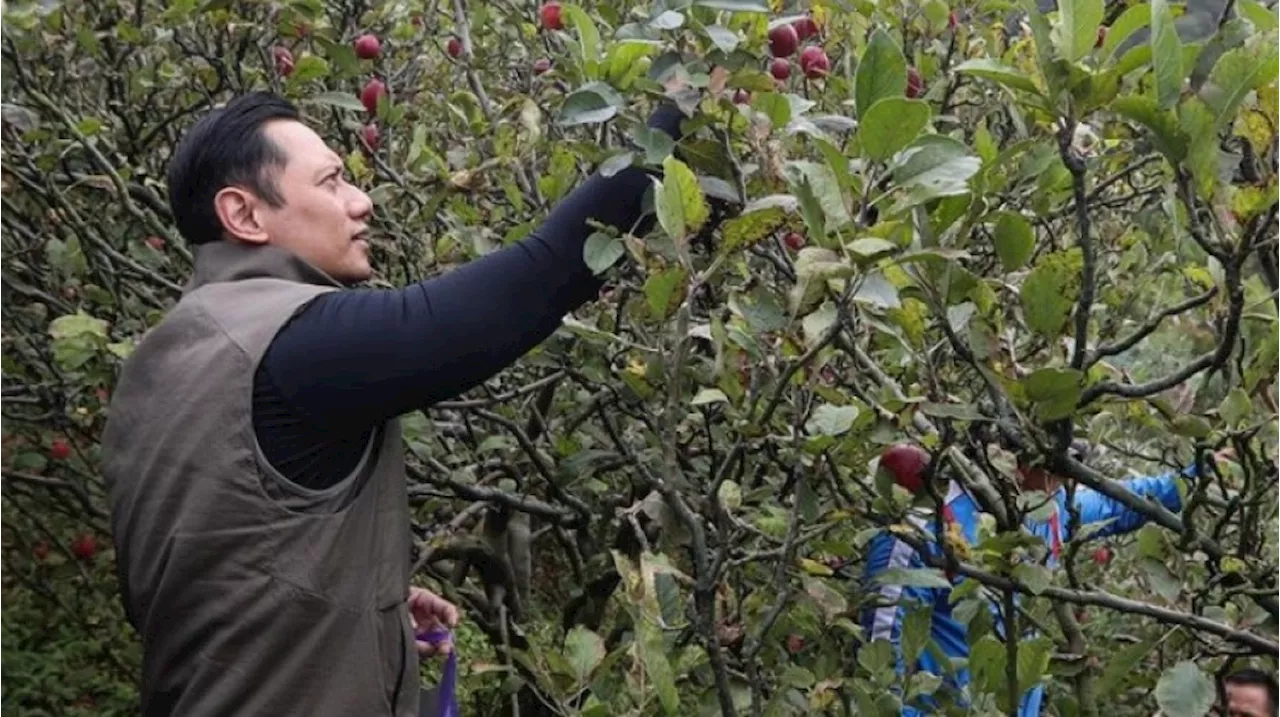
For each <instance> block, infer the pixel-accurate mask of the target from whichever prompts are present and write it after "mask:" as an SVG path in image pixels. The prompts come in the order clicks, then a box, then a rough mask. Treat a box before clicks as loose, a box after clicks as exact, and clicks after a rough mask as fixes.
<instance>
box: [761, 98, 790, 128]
mask: <svg viewBox="0 0 1280 717" xmlns="http://www.w3.org/2000/svg"><path fill="white" fill-rule="evenodd" d="M751 109H753V110H755V111H757V112H760V113H762V114H763V115H764V116H766V117H768V118H769V121H770V122H771V123H773V126H774V127H786V126H787V123H788V122H790V121H791V102H790V101H789V100H787V98H786V96H784V95H782V94H780V93H778V92H762V93H760V94H758V95H755V96H754V97H752V98H751Z"/></svg>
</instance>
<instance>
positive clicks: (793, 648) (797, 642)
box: [787, 632, 804, 655]
mask: <svg viewBox="0 0 1280 717" xmlns="http://www.w3.org/2000/svg"><path fill="white" fill-rule="evenodd" d="M803 649H804V638H803V637H801V636H799V635H797V634H795V633H794V632H793V633H791V634H790V635H787V652H789V653H791V654H793V655H796V654H799V653H800V651H801V650H803Z"/></svg>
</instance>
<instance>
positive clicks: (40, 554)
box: [31, 540, 49, 562]
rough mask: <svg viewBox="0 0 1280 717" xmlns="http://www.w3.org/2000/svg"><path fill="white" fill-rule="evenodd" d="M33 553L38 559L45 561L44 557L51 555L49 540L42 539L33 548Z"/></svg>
mask: <svg viewBox="0 0 1280 717" xmlns="http://www.w3.org/2000/svg"><path fill="white" fill-rule="evenodd" d="M31 554H32V555H34V556H35V558H36V560H39V561H40V562H44V559H45V558H47V557H49V542H48V541H47V540H41V541H40V542H38V543H36V545H35V547H34V548H32V549H31Z"/></svg>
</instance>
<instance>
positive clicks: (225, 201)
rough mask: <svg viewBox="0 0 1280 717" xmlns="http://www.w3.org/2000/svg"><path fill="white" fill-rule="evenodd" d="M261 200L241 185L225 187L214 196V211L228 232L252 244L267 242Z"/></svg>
mask: <svg viewBox="0 0 1280 717" xmlns="http://www.w3.org/2000/svg"><path fill="white" fill-rule="evenodd" d="M260 205H261V201H260V200H259V199H258V198H257V197H255V196H254V195H253V193H252V192H248V191H245V190H244V189H241V188H239V187H223V188H222V190H221V191H219V192H218V193H217V194H216V195H214V197H213V211H214V213H215V214H217V215H218V220H219V221H221V222H222V228H223V230H224V231H226V232H227V234H230V235H231V236H232V237H233V238H235V239H239V240H240V241H244V242H249V243H250V244H266V243H267V229H266V226H265V225H264V224H263V223H262V220H261V216H260V215H261V211H260Z"/></svg>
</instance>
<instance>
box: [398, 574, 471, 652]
mask: <svg viewBox="0 0 1280 717" xmlns="http://www.w3.org/2000/svg"><path fill="white" fill-rule="evenodd" d="M406 604H407V605H408V606H409V615H410V616H411V617H413V631H414V634H415V635H424V634H425V633H427V632H430V631H432V630H440V629H447V630H452V629H453V628H454V627H457V625H458V608H456V607H454V606H453V603H450V602H449V601H448V600H445V599H444V598H441V597H440V596H439V595H436V594H435V593H433V592H431V591H430V590H427V589H425V588H420V587H415V586H412V585H411V586H409V600H408V601H407V603H406ZM417 642H418V654H419V655H421V656H422V657H431V656H433V655H447V654H449V653H450V652H452V651H453V642H452V640H444V641H442V642H441V643H440V644H438V645H433V644H431V643H430V642H427V641H426V640H425V639H421V638H419V639H418V641H417Z"/></svg>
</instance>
